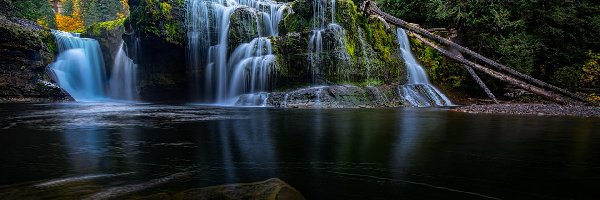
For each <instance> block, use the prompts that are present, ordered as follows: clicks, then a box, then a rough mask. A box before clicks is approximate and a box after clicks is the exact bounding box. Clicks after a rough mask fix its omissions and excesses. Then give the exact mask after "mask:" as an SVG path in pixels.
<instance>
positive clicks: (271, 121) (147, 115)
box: [0, 103, 600, 199]
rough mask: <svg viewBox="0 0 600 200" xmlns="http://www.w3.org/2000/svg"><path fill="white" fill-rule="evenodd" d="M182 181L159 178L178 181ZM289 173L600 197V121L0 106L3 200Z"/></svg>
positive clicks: (370, 187)
mask: <svg viewBox="0 0 600 200" xmlns="http://www.w3.org/2000/svg"><path fill="white" fill-rule="evenodd" d="M180 172H186V173H187V172H190V173H189V174H187V175H186V176H184V177H183V178H177V179H172V180H171V179H169V180H164V182H161V183H162V184H154V183H157V180H159V179H160V178H164V177H168V176H169V175H171V174H174V173H180ZM274 177H276V178H280V179H281V180H283V181H285V182H287V183H289V184H290V185H292V186H293V187H295V188H296V189H298V190H299V191H300V192H301V193H302V194H303V195H304V196H305V197H306V198H307V199H598V198H600V190H598V187H599V186H600V119H599V118H577V117H548V116H540V117H538V116H514V115H489V114H466V113H455V112H450V111H446V110H440V109H408V108H397V109H338V110H328V109H322V110H318V109H314V110H308V109H307V110H300V109H274V108H233V107H230V108H228V107H211V106H202V105H157V104H134V105H132V104H104V103H65V104H0V199H23V198H25V197H27V199H29V198H32V197H34V199H36V198H85V197H88V196H91V195H94V194H97V193H98V192H102V191H106V190H107V189H110V188H115V187H119V186H129V185H134V186H136V187H137V188H138V189H136V190H135V191H131V193H128V192H125V193H123V194H122V195H125V196H120V197H119V199H120V198H127V197H139V196H145V195H151V194H154V193H167V194H175V193H177V192H178V191H183V190H185V189H189V188H198V187H205V186H212V185H221V184H229V183H241V182H256V181H262V180H266V179H269V178H274Z"/></svg>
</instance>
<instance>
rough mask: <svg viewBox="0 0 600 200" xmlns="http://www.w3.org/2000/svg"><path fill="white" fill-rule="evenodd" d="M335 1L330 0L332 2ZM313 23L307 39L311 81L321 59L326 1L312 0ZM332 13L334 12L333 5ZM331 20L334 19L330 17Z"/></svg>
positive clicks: (314, 76)
mask: <svg viewBox="0 0 600 200" xmlns="http://www.w3.org/2000/svg"><path fill="white" fill-rule="evenodd" d="M333 2H335V1H333V0H332V3H333ZM312 6H313V20H314V21H313V24H312V31H311V32H310V38H309V40H308V59H309V60H310V71H311V73H312V82H313V83H316V82H317V75H318V74H319V67H320V66H321V64H322V63H321V62H322V61H323V58H322V54H323V32H324V31H325V20H326V17H325V9H326V7H327V2H326V1H324V0H313V2H312ZM331 8H332V13H333V12H335V11H334V10H333V9H334V6H332V7H331ZM332 21H334V19H333V17H332Z"/></svg>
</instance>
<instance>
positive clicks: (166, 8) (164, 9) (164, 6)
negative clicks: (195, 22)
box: [160, 2, 173, 19]
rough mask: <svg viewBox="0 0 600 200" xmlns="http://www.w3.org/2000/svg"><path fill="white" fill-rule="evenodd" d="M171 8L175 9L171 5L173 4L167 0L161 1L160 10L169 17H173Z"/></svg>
mask: <svg viewBox="0 0 600 200" xmlns="http://www.w3.org/2000/svg"><path fill="white" fill-rule="evenodd" d="M171 9H173V7H172V6H171V4H169V3H167V2H161V3H160V11H161V14H162V15H163V16H164V17H165V18H167V19H173V16H171Z"/></svg>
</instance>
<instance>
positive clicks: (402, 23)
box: [361, 1, 595, 104]
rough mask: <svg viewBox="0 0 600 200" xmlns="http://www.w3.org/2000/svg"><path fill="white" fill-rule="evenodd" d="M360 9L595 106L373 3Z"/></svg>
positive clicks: (364, 4) (522, 77)
mask: <svg viewBox="0 0 600 200" xmlns="http://www.w3.org/2000/svg"><path fill="white" fill-rule="evenodd" d="M361 9H362V11H363V12H364V13H365V14H370V15H377V16H380V17H381V18H383V19H384V20H385V21H387V22H388V23H392V24H395V25H397V26H400V27H402V28H404V29H407V30H409V31H411V32H413V33H416V34H419V35H423V36H425V37H427V38H429V39H431V40H434V41H436V42H438V43H440V44H443V45H446V46H448V47H451V48H455V49H457V50H459V51H460V52H462V53H465V54H467V55H469V56H471V57H473V58H475V59H477V60H480V61H482V62H484V63H485V64H488V65H490V66H493V67H494V68H496V69H497V70H500V71H504V72H507V73H509V74H510V75H512V76H514V77H517V78H520V79H523V80H525V81H527V82H530V83H532V84H533V85H537V86H539V87H541V88H545V89H547V90H550V91H553V92H556V93H559V94H562V95H565V96H567V97H570V98H572V99H574V100H577V101H581V102H585V103H589V104H595V103H594V102H591V101H588V100H587V99H585V98H583V97H581V96H579V95H576V94H574V93H571V92H569V91H567V90H565V89H562V88H559V87H556V86H554V85H551V84H548V83H545V82H543V81H540V80H538V79H535V78H533V77H531V76H528V75H525V74H523V73H520V72H518V71H516V70H514V69H512V68H509V67H506V66H504V65H502V64H500V63H497V62H495V61H493V60H491V59H488V58H486V57H484V56H482V55H480V54H478V53H476V52H474V51H472V50H470V49H468V48H465V47H463V46H460V45H458V44H456V43H454V42H452V41H450V40H448V39H446V38H443V37H440V36H438V35H435V34H432V33H431V32H429V31H427V30H425V29H423V28H421V27H418V26H414V25H412V24H410V23H408V22H406V21H404V20H401V19H399V18H396V17H394V16H392V15H390V14H387V13H385V12H383V11H381V10H380V9H379V8H378V7H377V5H376V4H375V3H374V2H372V1H365V2H363V4H362V5H361Z"/></svg>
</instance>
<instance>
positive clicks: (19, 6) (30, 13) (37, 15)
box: [12, 0, 55, 28]
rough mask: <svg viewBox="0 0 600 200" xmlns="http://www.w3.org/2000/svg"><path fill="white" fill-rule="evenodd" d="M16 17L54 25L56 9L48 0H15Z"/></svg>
mask: <svg viewBox="0 0 600 200" xmlns="http://www.w3.org/2000/svg"><path fill="white" fill-rule="evenodd" d="M12 5H13V7H14V9H13V14H14V16H15V17H18V18H23V19H29V20H33V21H36V22H38V23H40V24H43V25H46V26H48V27H51V28H52V27H54V26H55V23H54V11H53V9H52V4H51V3H50V2H49V1H48V0H13V1H12Z"/></svg>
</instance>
